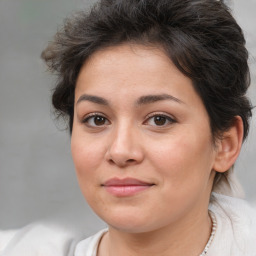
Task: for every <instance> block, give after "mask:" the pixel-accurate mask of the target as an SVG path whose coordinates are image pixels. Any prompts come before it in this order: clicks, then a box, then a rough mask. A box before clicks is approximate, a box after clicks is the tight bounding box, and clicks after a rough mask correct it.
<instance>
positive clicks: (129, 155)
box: [108, 119, 143, 165]
mask: <svg viewBox="0 0 256 256" xmlns="http://www.w3.org/2000/svg"><path fill="white" fill-rule="evenodd" d="M110 140H111V141H110V145H109V150H108V153H109V154H108V158H109V160H110V161H111V162H114V163H115V164H117V165H127V164H131V163H138V162H140V161H141V160H142V158H143V153H142V148H141V146H140V143H139V141H140V139H139V131H138V129H136V127H135V125H133V123H132V121H131V120H129V119H123V120H121V121H120V122H119V123H118V124H117V125H116V126H115V127H114V130H113V134H112V136H111V139H110Z"/></svg>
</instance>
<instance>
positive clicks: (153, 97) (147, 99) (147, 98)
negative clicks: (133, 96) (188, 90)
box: [136, 94, 184, 105]
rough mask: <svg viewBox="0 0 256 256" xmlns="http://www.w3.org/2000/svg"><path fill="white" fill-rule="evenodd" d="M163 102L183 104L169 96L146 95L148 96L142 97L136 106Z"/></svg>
mask: <svg viewBox="0 0 256 256" xmlns="http://www.w3.org/2000/svg"><path fill="white" fill-rule="evenodd" d="M162 100H172V101H175V102H178V103H183V104H184V102H183V101H181V100H180V99H178V98H176V97H174V96H172V95H169V94H157V95H146V96H141V97H140V98H139V99H138V100H137V102H136V105H145V104H150V103H155V102H157V101H162Z"/></svg>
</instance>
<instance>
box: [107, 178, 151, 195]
mask: <svg viewBox="0 0 256 256" xmlns="http://www.w3.org/2000/svg"><path fill="white" fill-rule="evenodd" d="M153 185H154V184H152V183H147V182H144V181H141V180H137V179H133V178H125V179H119V178H113V179H110V180H108V181H106V182H105V183H104V184H103V187H104V188H105V189H106V190H107V192H109V193H110V194H112V195H114V196H118V197H125V196H132V195H135V194H137V193H139V192H141V191H144V190H146V189H149V188H151V187H152V186H153Z"/></svg>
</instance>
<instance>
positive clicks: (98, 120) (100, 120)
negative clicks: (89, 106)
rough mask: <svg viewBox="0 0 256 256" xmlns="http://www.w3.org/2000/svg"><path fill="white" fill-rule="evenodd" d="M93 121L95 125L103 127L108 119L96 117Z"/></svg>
mask: <svg viewBox="0 0 256 256" xmlns="http://www.w3.org/2000/svg"><path fill="white" fill-rule="evenodd" d="M93 121H94V123H95V125H97V126H101V125H104V124H105V122H106V118H105V117H103V116H96V117H94V120H93Z"/></svg>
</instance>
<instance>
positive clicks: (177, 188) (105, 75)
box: [71, 44, 241, 256]
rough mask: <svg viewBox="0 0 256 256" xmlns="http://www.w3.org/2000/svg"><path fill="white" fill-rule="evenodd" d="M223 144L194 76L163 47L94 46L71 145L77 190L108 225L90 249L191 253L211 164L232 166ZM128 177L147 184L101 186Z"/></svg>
mask: <svg viewBox="0 0 256 256" xmlns="http://www.w3.org/2000/svg"><path fill="white" fill-rule="evenodd" d="M149 95H150V96H152V95H154V97H151V99H150V100H149V98H150V97H148V96H149ZM159 95H161V97H162V96H163V95H165V97H162V98H161V97H159ZM166 95H169V96H170V97H167V96H166ZM91 96H93V97H91ZM145 96H146V97H147V98H145ZM156 96H157V97H156ZM142 97H144V98H143V99H144V100H143V99H142ZM152 98H153V100H152ZM145 99H146V100H145ZM159 116H160V119H161V122H160V125H159V122H158V123H157V122H156V119H155V117H158V118H159ZM97 118H98V119H97ZM240 126H241V125H240ZM240 126H239V127H240ZM240 128H241V127H240ZM240 130H241V129H240ZM240 130H239V131H240ZM236 131H237V129H235V132H236ZM240 133H241V131H240ZM239 143H240V142H239ZM239 143H237V144H239ZM240 144H241V143H240ZM229 145H231V144H230V143H228V142H227V143H226V144H225V143H224V144H222V143H217V147H216V146H215V147H214V145H213V143H212V134H211V130H210V125H209V117H208V114H207V111H206V109H205V107H204V105H203V103H202V100H201V98H200V97H199V95H198V94H197V93H196V91H195V90H194V88H193V86H192V81H191V80H190V79H189V78H188V77H186V76H184V75H183V74H182V73H181V72H180V71H179V70H178V69H177V68H176V67H175V66H174V64H173V63H172V62H171V61H170V59H169V58H168V57H167V56H166V55H165V53H164V52H163V51H162V50H161V49H157V48H153V47H145V46H141V45H129V44H123V45H120V46H115V47H110V48H106V49H103V50H101V51H98V52H96V53H94V54H93V55H92V56H91V57H90V59H89V60H88V61H87V62H86V63H85V64H84V65H83V67H82V68H81V70H80V73H79V76H78V80H77V84H76V89H75V106H74V123H73V131H72V137H71V150H72V156H73V160H74V164H75V168H76V172H77V177H78V181H79V184H80V188H81V190H82V193H83V195H84V197H85V198H86V200H87V201H88V203H89V205H90V206H91V207H92V209H93V210H94V211H95V212H96V214H98V215H99V217H100V218H102V219H103V220H104V221H105V222H106V223H107V224H108V225H109V232H108V233H107V234H106V235H105V236H104V237H103V239H102V241H101V243H100V247H99V250H98V255H99V256H102V255H104V256H106V255H111V256H117V255H122V256H127V255H133V256H135V255H162V256H163V255H172V256H175V255H190V256H193V255H195V256H196V255H199V254H200V253H201V252H202V250H203V249H204V247H205V245H206V243H207V240H208V238H209V235H210V232H211V220H210V218H209V215H208V204H209V197H210V193H211V189H212V184H213V179H214V175H215V171H213V169H215V170H216V168H219V169H218V170H219V171H222V169H223V168H224V169H225V168H227V167H228V165H230V166H231V164H232V161H231V160H230V161H229V163H227V161H224V162H225V164H226V165H225V166H224V165H223V164H221V163H222V162H221V161H220V159H222V161H223V155H222V157H220V152H222V150H223V149H227V148H228V149H229ZM232 145H233V144H232ZM233 158H234V159H235V158H236V156H234V157H233ZM224 169H223V171H224ZM126 177H129V178H136V179H139V180H143V181H145V182H148V183H150V184H153V185H152V186H150V187H149V188H148V189H145V190H143V191H141V192H139V193H136V194H135V195H132V196H125V197H119V196H115V195H113V194H111V193H109V192H108V191H107V190H106V188H105V187H104V186H102V184H104V183H105V182H106V181H107V180H109V179H111V178H120V179H121V178H126Z"/></svg>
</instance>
